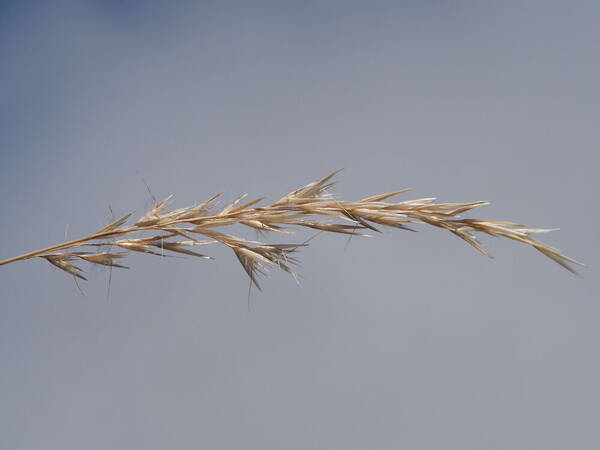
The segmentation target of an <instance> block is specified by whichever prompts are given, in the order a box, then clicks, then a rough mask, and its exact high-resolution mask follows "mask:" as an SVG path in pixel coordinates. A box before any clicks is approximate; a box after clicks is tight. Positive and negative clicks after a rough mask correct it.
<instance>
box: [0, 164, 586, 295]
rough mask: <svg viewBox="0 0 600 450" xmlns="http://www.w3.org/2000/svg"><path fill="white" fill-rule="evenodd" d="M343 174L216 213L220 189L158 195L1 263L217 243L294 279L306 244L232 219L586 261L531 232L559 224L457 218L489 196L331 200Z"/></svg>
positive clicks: (278, 228) (71, 268) (285, 229)
mask: <svg viewBox="0 0 600 450" xmlns="http://www.w3.org/2000/svg"><path fill="white" fill-rule="evenodd" d="M338 172H339V171H336V172H333V173H330V174H329V175H327V176H325V177H323V178H321V179H319V180H316V181H313V182H312V183H309V184H308V185H306V186H304V187H301V188H299V189H296V190H294V191H292V192H290V193H288V194H286V195H284V196H283V197H281V198H280V199H279V200H277V201H275V202H274V203H271V204H269V205H266V206H261V207H256V206H255V205H256V204H257V203H259V202H261V201H262V200H263V198H262V197H261V198H257V199H254V200H251V201H247V202H245V203H242V201H243V200H244V199H245V198H246V197H247V194H243V195H241V196H239V197H238V198H236V199H235V200H233V201H232V202H230V203H228V204H227V205H226V206H224V207H222V208H221V209H220V210H219V211H217V212H212V211H213V210H214V209H215V201H216V199H217V198H218V197H219V196H220V195H221V194H216V195H213V196H212V197H210V198H208V199H207V200H205V201H204V202H202V203H200V204H198V205H195V206H191V207H187V208H179V209H175V210H171V211H167V208H168V206H169V204H170V202H171V199H172V196H169V197H167V198H166V199H164V200H161V201H158V202H156V201H155V204H154V205H153V206H152V207H151V208H150V209H149V210H148V211H147V212H145V213H144V214H143V215H142V216H141V217H140V218H139V219H138V220H137V221H135V222H134V223H133V225H131V226H127V225H126V222H127V220H128V219H129V217H130V216H131V214H128V215H126V216H123V217H121V218H120V219H117V220H115V221H113V222H111V223H109V224H108V225H106V226H104V227H102V228H101V229H100V230H98V231H97V232H95V233H93V234H91V235H89V236H84V237H81V238H78V239H73V240H70V241H67V242H63V243H61V244H56V245H53V246H50V247H47V248H44V249H40V250H36V251H33V252H29V253H25V254H23V255H20V256H15V257H13V258H9V259H6V260H4V261H0V265H4V264H8V263H12V262H15V261H20V260H24V259H29V258H33V257H40V258H44V259H45V260H47V261H48V262H49V263H51V264H52V265H54V266H56V267H58V268H59V269H61V270H63V271H65V272H67V273H68V274H70V275H72V276H74V277H76V278H81V279H84V280H85V277H84V276H83V275H82V272H83V271H82V270H81V269H80V268H79V267H77V266H76V265H74V264H73V262H72V261H73V260H76V259H79V260H83V261H86V262H88V263H91V264H99V265H103V266H108V267H111V268H112V267H118V268H127V266H124V265H122V264H120V263H119V262H118V261H120V260H121V259H122V258H124V257H125V256H126V255H127V253H128V252H137V253H145V254H150V255H155V256H168V255H169V254H173V253H176V254H184V255H190V256H195V257H198V258H203V259H212V258H211V257H210V256H208V255H205V254H203V253H198V252H196V251H193V250H191V249H190V247H195V246H198V245H204V244H210V243H218V244H222V245H225V246H227V247H229V248H230V249H231V250H232V251H233V252H234V254H235V255H236V257H237V259H238V260H239V262H240V264H241V265H242V267H243V269H244V270H245V272H246V274H247V275H248V277H249V278H250V280H251V282H252V283H253V284H254V285H255V286H256V287H257V288H259V289H260V286H259V283H258V276H259V275H263V274H265V273H266V272H267V268H269V267H271V268H279V269H281V270H283V271H284V272H287V273H289V274H290V275H292V276H294V277H296V273H295V272H294V270H293V269H292V268H291V266H292V265H294V264H296V263H297V261H296V259H295V258H294V257H293V256H292V255H293V253H295V252H296V251H297V250H298V249H299V248H300V247H304V246H305V245H306V244H269V243H265V242H261V241H253V240H248V239H245V238H243V237H238V236H233V235H231V234H226V233H223V232H221V231H217V230H216V229H215V228H219V227H225V226H230V225H235V224H240V225H244V226H246V227H249V228H253V229H256V230H259V231H260V232H264V233H267V234H268V233H288V234H289V233H291V232H292V231H291V230H290V228H292V227H302V228H312V229H316V230H319V231H324V232H329V233H338V234H346V235H350V236H369V235H368V234H365V232H366V231H374V232H379V231H380V228H381V227H391V228H398V229H402V230H409V231H415V230H414V229H413V228H412V227H410V226H409V225H413V224H427V225H431V226H434V227H437V228H441V229H444V230H447V231H449V232H450V233H452V234H454V235H455V236H457V237H459V238H460V239H462V240H464V241H465V242H467V243H468V244H469V245H471V246H472V247H474V248H475V249H476V250H477V251H479V252H481V253H483V254H484V255H487V256H490V254H489V253H488V252H487V251H486V250H485V249H484V248H483V247H482V246H481V244H480V243H479V242H478V241H477V239H476V237H475V233H483V234H487V235H490V236H497V237H504V238H507V239H512V240H514V241H518V242H522V243H524V244H527V245H529V246H531V247H533V248H534V249H536V250H537V251H539V252H540V253H542V254H543V255H545V256H547V257H548V258H550V259H551V260H553V261H554V262H556V263H557V264H559V265H561V266H562V267H564V268H565V269H567V270H569V271H570V272H572V273H576V272H575V270H574V268H573V265H582V264H581V263H579V262H578V261H576V260H574V259H572V258H570V257H568V256H566V255H564V254H563V253H561V252H560V251H559V250H557V249H555V248H553V247H551V246H549V245H547V244H544V243H542V242H541V241H539V240H537V239H535V238H534V237H532V235H535V234H540V233H547V232H549V231H554V229H548V228H530V227H527V226H525V225H523V224H521V223H517V222H511V221H500V220H483V219H468V218H460V215H461V214H463V213H466V212H469V211H471V210H473V209H475V208H478V207H480V206H483V205H487V204H488V203H487V202H482V201H474V202H464V203H435V198H418V199H414V200H405V201H400V202H389V201H388V200H389V199H390V198H391V197H394V196H396V195H398V194H402V193H404V192H406V191H407V189H400V190H397V191H392V192H387V193H384V194H377V195H371V196H369V197H365V198H363V199H361V200H358V201H342V200H337V199H334V198H333V197H332V196H331V194H330V193H329V189H330V188H331V186H333V184H334V182H333V181H331V180H332V179H333V177H334V176H335V175H336V174H337V173H338ZM144 232H151V233H152V235H151V236H145V237H143V236H142V237H140V234H143V233H144ZM196 237H200V238H201V239H197V238H196ZM182 238H183V239H182ZM206 238H208V239H206ZM107 245H108V246H116V247H118V248H119V249H121V250H123V251H122V252H119V253H115V252H107V251H99V252H85V251H81V250H82V249H84V248H85V247H88V248H89V247H103V246H107ZM65 250H69V251H65ZM73 250H79V251H73Z"/></svg>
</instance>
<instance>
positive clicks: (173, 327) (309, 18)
mask: <svg viewBox="0 0 600 450" xmlns="http://www.w3.org/2000/svg"><path fill="white" fill-rule="evenodd" d="M599 21H600V6H598V3H597V2H583V1H574V2H552V1H538V2H535V1H534V2H524V1H523V2H513V1H509V2H485V1H480V2H473V1H447V2H443V1H404V2H402V1H400V2H391V1H390V2H378V1H374V2H348V1H337V2H336V1H297V2H292V1H271V2H252V1H245V2H222V1H214V2H167V1H164V2H159V1H150V2H144V1H130V2H116V1H92V0H89V1H71V2H68V1H56V2H41V1H40V2H29V1H23V2H2V6H1V7H0V67H1V70H0V105H1V108H0V158H1V159H0V162H1V164H0V192H1V193H2V203H3V205H2V220H1V222H0V233H1V236H2V237H1V240H0V242H1V245H0V258H5V257H9V256H13V255H15V254H18V253H22V252H24V251H27V250H32V249H35V248H39V247H42V246H45V245H48V244H51V243H55V242H58V241H61V240H63V239H64V234H65V228H66V225H67V224H68V236H70V237H75V236H79V235H82V234H85V233H89V232H91V231H93V230H95V229H97V228H98V227H99V226H100V225H103V224H105V223H107V221H108V220H109V219H110V213H109V211H108V207H109V205H110V206H111V207H112V209H113V210H114V211H115V214H125V213H127V212H129V211H130V210H133V209H135V210H136V211H138V213H141V212H142V211H143V209H144V208H145V207H146V206H148V205H149V203H150V200H149V196H148V194H147V192H146V188H145V186H144V182H147V183H148V185H149V186H150V187H151V189H152V190H153V192H154V193H155V194H156V195H157V196H166V195H168V194H171V193H173V194H175V195H176V204H177V205H180V206H185V205H189V204H191V203H193V201H195V200H203V199H204V198H206V197H208V196H209V195H211V194H213V193H215V192H220V191H224V192H226V193H227V194H226V198H232V197H233V196H236V195H238V194H240V193H242V192H250V193H251V195H268V196H269V197H270V198H272V199H273V198H275V197H276V196H278V195H280V194H283V193H285V192H287V191H289V190H291V189H294V188H296V187H299V186H301V185H303V184H305V183H307V182H309V181H311V180H313V179H315V178H317V177H320V176H322V175H324V174H326V173H328V172H329V171H331V170H334V169H337V168H340V167H344V168H346V170H345V171H344V172H342V173H341V174H340V175H339V179H340V183H339V184H338V185H336V187H335V193H336V194H337V195H339V196H340V197H343V198H348V199H352V198H359V197H361V196H365V195H368V194H374V193H379V192H384V191H387V190H392V189H396V188H402V187H411V188H413V191H412V192H410V193H409V194H408V195H410V196H437V197H438V199H439V200H441V201H468V200H479V199H481V200H490V201H492V205H491V206H488V207H485V208H481V209H480V210H479V211H477V214H478V215H479V216H483V217H487V218H494V219H509V220H518V221H523V222H525V223H527V224H529V225H532V226H542V227H560V228H561V231H559V232H556V233H552V234H549V235H545V236H543V238H544V239H545V240H546V241H547V242H549V243H551V244H552V245H555V246H557V247H558V248H560V249H563V250H564V251H565V252H567V253H568V254H569V255H571V256H573V257H575V258H578V259H580V260H582V261H585V262H586V263H588V265H589V266H590V267H589V268H586V269H583V270H582V271H581V272H582V275H583V276H584V279H583V280H581V279H578V278H576V277H574V276H572V275H571V274H569V273H568V272H567V271H565V270H563V269H561V268H560V267H559V266H557V265H556V264H554V263H552V262H551V261H550V260H548V259H546V258H544V257H543V256H542V255H540V254H538V253H537V252H535V251H534V250H532V249H530V248H526V247H524V246H521V245H518V244H516V243H513V242H505V241H502V240H499V239H492V238H485V239H483V242H484V244H486V246H487V247H488V248H489V249H490V250H491V251H492V253H494V254H495V255H496V259H494V260H488V259H486V258H484V257H483V256H481V255H479V254H477V253H476V252H475V251H474V250H473V249H471V248H469V247H468V246H467V245H465V244H464V243H463V242H461V241H459V240H458V239H456V238H455V237H453V236H450V235H447V234H445V233H443V232H442V231H439V230H428V229H426V228H425V227H421V229H422V232H421V233H417V234H413V233H406V232H400V231H390V232H386V233H385V234H383V235H381V236H376V237H374V238H371V239H359V238H355V239H353V240H352V241H351V242H350V245H349V246H348V248H347V249H344V248H345V245H346V241H347V239H346V238H344V237H341V236H325V235H320V236H319V237H317V238H315V240H314V241H312V242H311V246H310V247H309V248H307V249H305V250H303V251H302V254H301V259H302V262H303V265H302V268H301V273H302V275H303V276H304V278H303V281H302V287H298V286H297V285H296V284H295V283H294V281H293V280H292V279H290V278H289V277H287V276H285V274H279V273H274V274H273V275H272V276H271V277H270V278H269V279H268V280H265V281H264V282H263V286H264V292H263V293H259V292H257V291H254V292H253V293H252V297H251V312H248V310H247V306H246V300H247V299H246V292H247V287H248V284H247V279H246V278H245V275H244V273H243V271H242V270H241V268H240V266H239V264H238V263H237V261H236V260H235V258H234V256H233V255H231V254H229V253H228V252H227V251H226V250H225V249H221V248H218V247H214V248H210V249H206V250H207V251H210V253H211V254H212V255H214V256H215V257H217V260H216V261H204V260H193V259H191V260H187V259H186V260H183V259H171V260H166V261H161V260H160V258H153V257H150V256H144V255H139V256H134V257H132V258H130V260H129V263H130V265H131V266H132V269H131V270H129V271H127V272H125V271H114V272H113V276H112V291H111V295H110V298H109V299H107V296H106V290H107V278H108V273H107V271H103V270H93V271H91V272H90V281H89V282H87V283H84V284H83V286H82V288H83V290H84V292H85V294H86V295H85V297H83V296H82V295H81V294H80V293H79V291H78V290H77V288H76V286H75V285H74V283H73V280H72V278H70V277H68V276H66V275H65V274H63V273H62V272H60V271H59V270H57V269H55V268H53V267H52V266H50V265H49V264H47V263H46V262H44V261H42V260H30V261H25V262H19V263H16V264H13V265H9V266H4V267H2V268H0V297H1V301H0V449H27V450H32V449H57V450H58V449H60V450H65V449H109V448H110V449H166V448H175V449H260V450H265V449H290V450H292V449H302V450H305V449H328V450H329V449H344V450H351V449H413V450H414V449H456V450H464V449H486V450H492V449H498V450H500V449H513V450H518V449H523V450H525V449H527V450H532V449H540V450H542V449H544V450H548V449H567V448H572V449H598V448H600V436H599V435H598V419H599V417H600V390H599V387H598V380H600V362H599V361H598V348H599V345H600V327H599V323H600V303H599V302H598V297H599V296H598V293H599V289H598V288H599V282H598V276H597V275H598V272H597V266H598V258H597V251H598V249H599V248H600V245H599V238H598V235H599V234H598V221H599V219H600V217H599V214H598V210H597V206H596V201H597V198H596V197H595V195H594V194H597V192H598V182H597V178H596V177H597V173H598V169H599V163H598V161H599V160H598V156H597V152H598V129H599V118H600V89H599V85H598V80H600V60H599V53H598V52H599V50H598V49H599V46H600V27H598V23H599ZM405 198H409V197H408V196H407V195H406V194H405ZM236 231H238V232H239V233H242V231H241V230H236ZM245 233H246V234H244V235H245V236H247V237H250V238H253V237H254V234H253V233H247V232H245ZM306 236H307V234H301V235H300V236H296V237H291V238H290V240H291V241H292V242H293V241H297V240H299V239H304V238H305V237H306ZM203 250H204V249H203Z"/></svg>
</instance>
